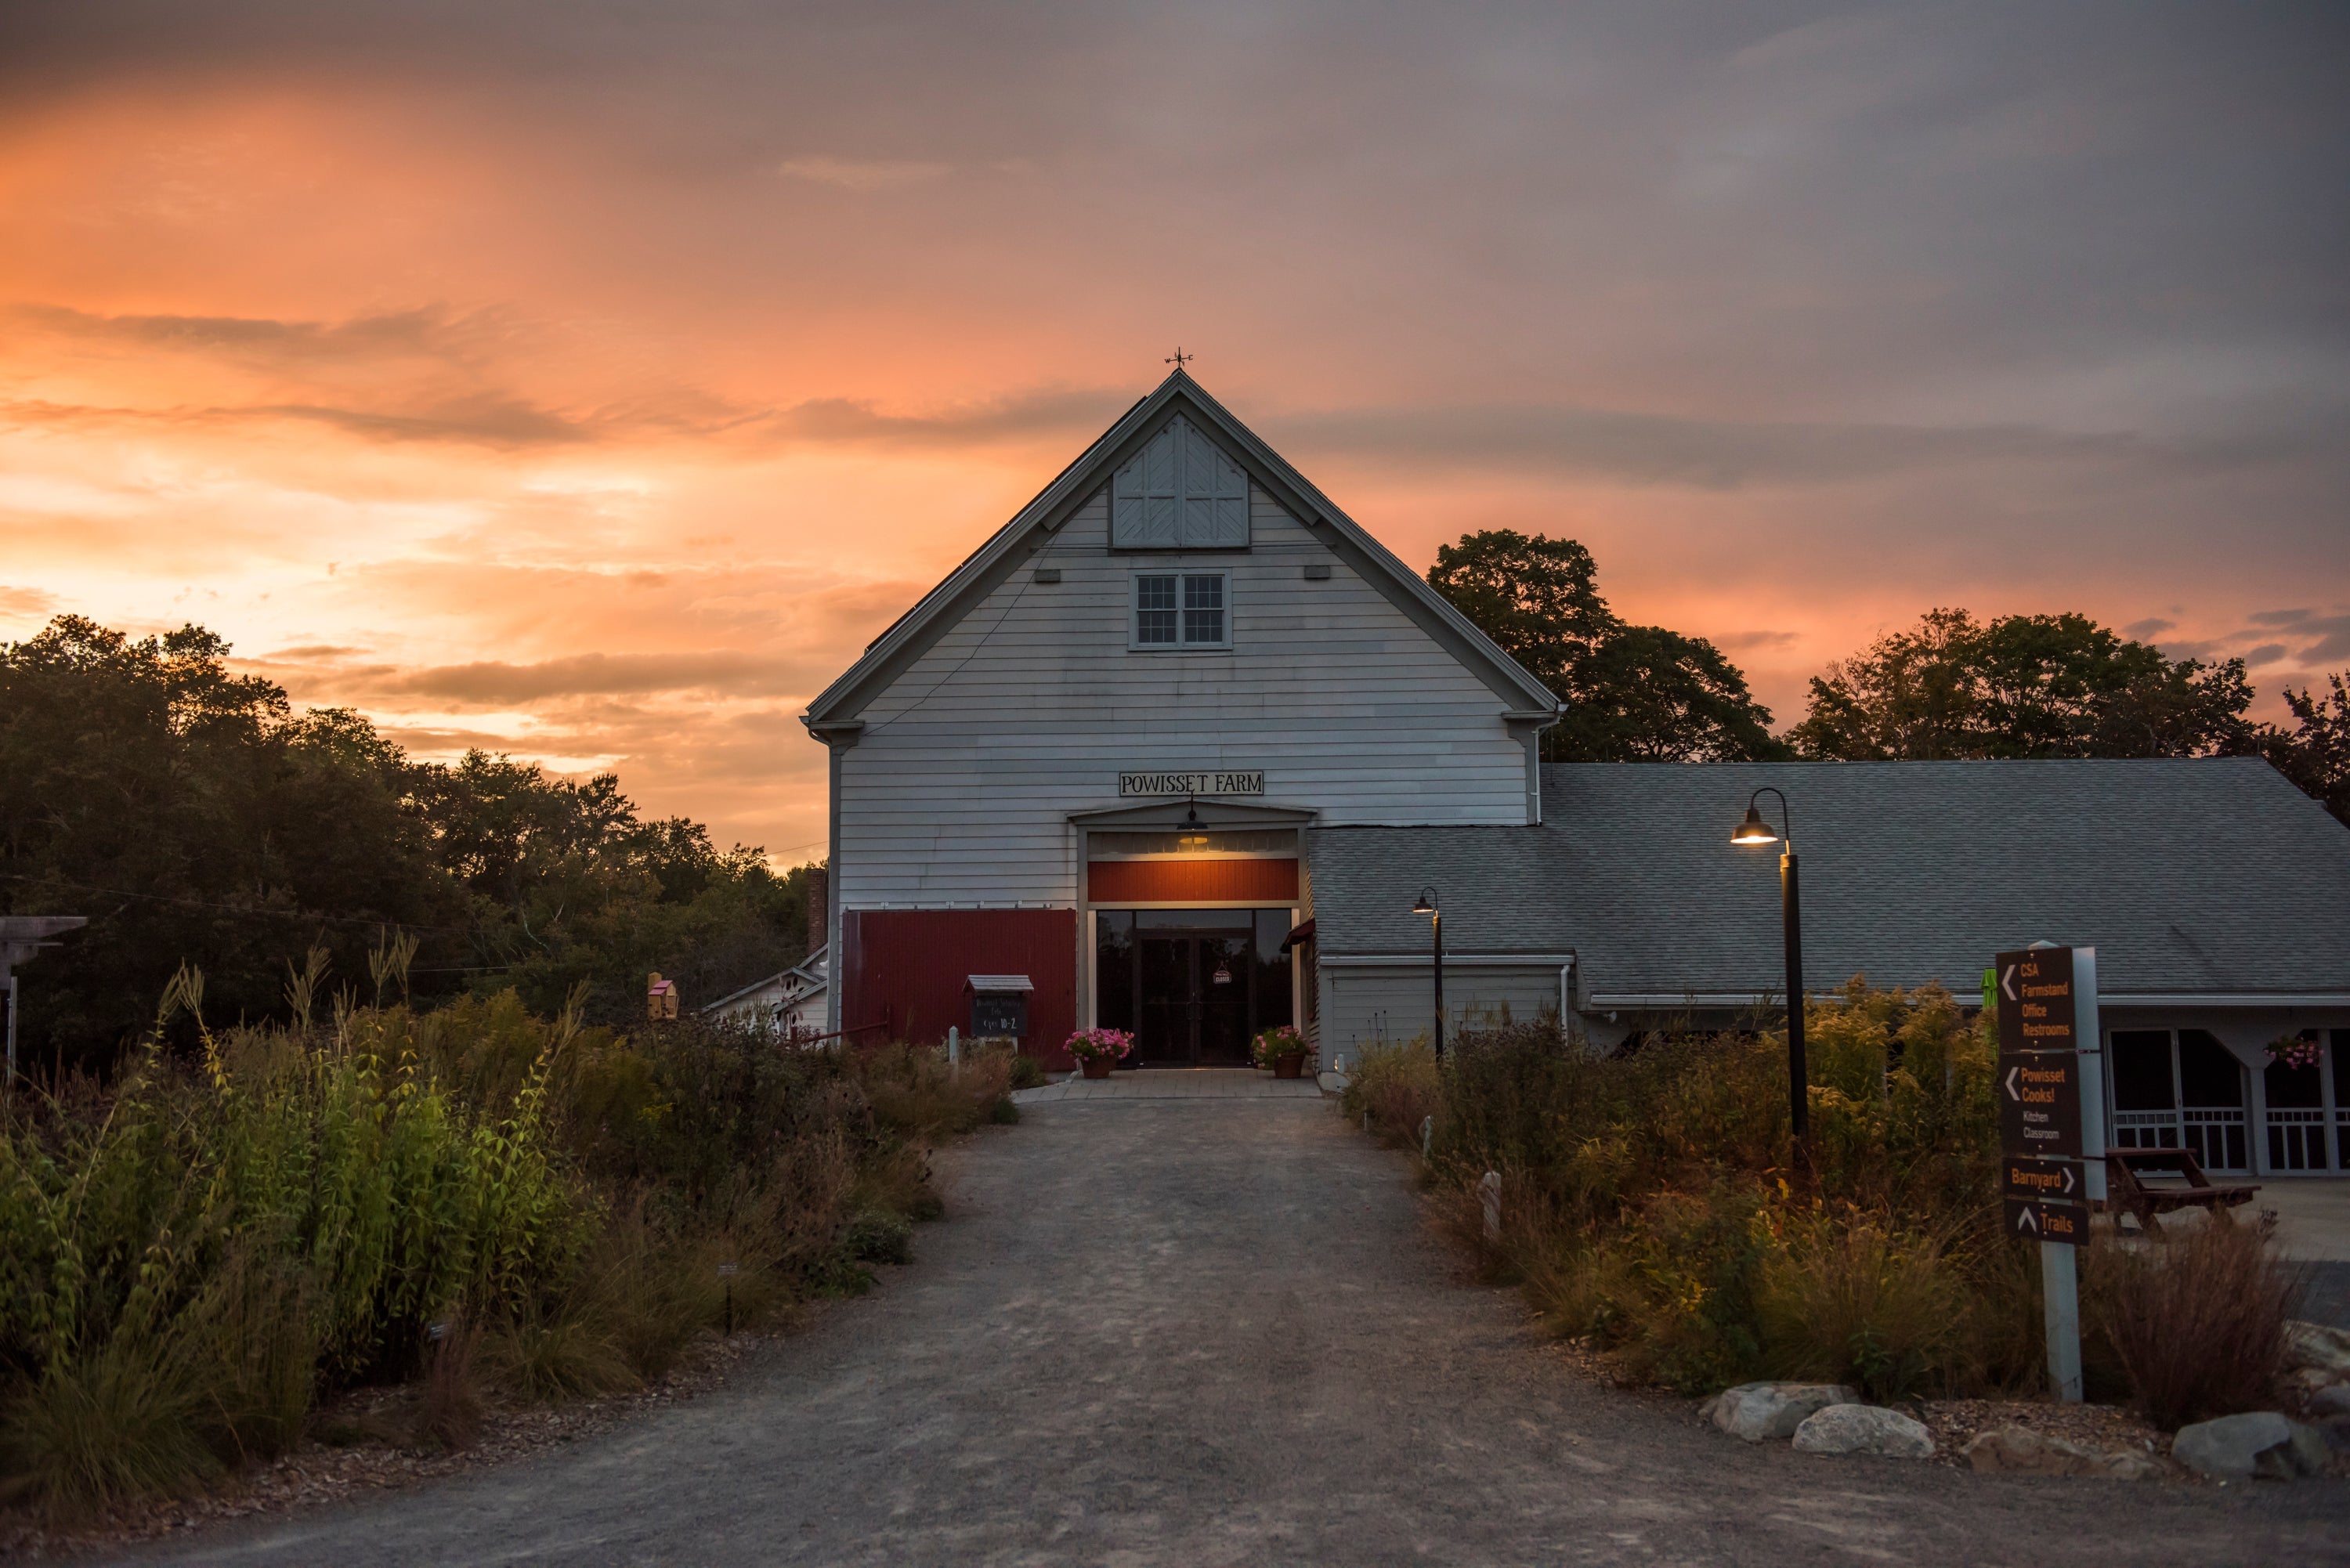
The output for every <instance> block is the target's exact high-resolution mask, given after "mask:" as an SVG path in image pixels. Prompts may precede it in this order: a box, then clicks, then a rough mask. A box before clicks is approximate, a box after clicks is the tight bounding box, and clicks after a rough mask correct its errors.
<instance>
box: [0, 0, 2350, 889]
mask: <svg viewBox="0 0 2350 1568" xmlns="http://www.w3.org/2000/svg"><path fill="white" fill-rule="evenodd" d="M2345 83H2350V11H2345V9H2344V8H2343V7H2341V6H2340V5H2308V6H2294V5H2208V4H2205V5H2178V6H2170V5H2152V4H2136V3H2133V4H2126V5H2095V4H2066V5H2055V6H2051V5H2044V4H2035V5H1966V6H1950V5H1939V6H1921V7H1916V8H1909V7H1873V6H1854V5H1769V4H1740V5H1727V4H1724V5H1711V6H1703V7H1688V6H1679V5H1669V4H1658V3H1655V0H1638V3H1633V4H1625V5H1574V6H1560V5H1527V6H1523V7H1486V6H1473V5H1425V6H1419V7H1409V8H1408V7H1398V6H1379V7H1371V6H1364V5H1271V4H1259V5H1201V4H1187V5H1152V6H1121V5H1104V4H1093V5H988V6H972V7H954V6H941V5H931V6H919V7H916V6H906V7H899V6H891V5H878V4H871V3H858V4H853V5H798V4H776V5H750V4H743V3H739V0H735V3H713V0H660V3H658V4H655V3H650V0H632V3H613V0H563V3H560V4H556V3H554V0H506V3H486V0H467V3H458V0H400V3H399V4H380V5H379V4H357V3H334V0H278V3H274V4H244V3H238V0H207V3H205V4H203V5H188V4H185V3H184V0H150V3H148V4H143V5H142V4H116V3H110V0H73V3H70V4H66V3H52V0H12V3H11V4H9V5H6V6H5V7H0V536H5V556H0V638H20V637H24V636H28V635H30V634H31V633H32V632H34V631H36V629H38V628H39V627H40V626H41V624H42V623H43V622H44V621H45V620H46V619H47V618H48V617H49V616H51V615H53V614H57V613H61V612H74V613H78V614H81V615H86V616H89V617H91V618H95V619H97V620H99V621H101V622H104V623H106V624H109V625H113V626H119V627H125V628H132V629H135V630H140V631H147V630H154V629H161V628H168V627H172V626H176V625H178V624H180V623H181V622H182V621H184V620H195V621H198V622H201V623H203V625H206V626H208V627H211V628H213V629H214V630H215V631H218V632H219V633H221V634H222V635H224V637H226V638H228V639H230V640H231V641H232V642H233V643H234V645H235V649H236V652H237V655H238V657H239V659H241V660H243V661H244V662H245V663H246V664H247V666H248V667H249V668H251V669H254V670H260V671H264V672H265V673H267V674H268V675H270V676H271V677H273V678H274V679H276V680H279V681H281V682H283V683H284V684H285V685H286V687H287V689H288V690H289V691H291V692H292V693H293V694H294V696H295V698H296V701H301V702H310V703H321V704H324V703H336V704H348V705H352V706H356V707H358V708H360V709H362V710H363V711H366V712H368V713H369V714H370V715H372V716H373V717H374V718H375V719H376V720H377V722H379V723H380V724H381V725H382V726H383V727H384V728H385V729H386V730H387V731H389V732H390V733H392V734H393V735H394V736H395V737H396V738H398V739H399V740H400V742H402V743H403V744H404V745H406V746H408V747H409V748H410V749H411V750H412V751H415V752H417V753H422V754H427V755H433V756H442V757H449V756H454V755H455V754H457V753H460V752H462V751H463V748H465V747H466V746H469V745H482V746H486V747H491V748H494V749H497V750H504V751H510V752H513V753H515V754H517V755H522V756H527V757H531V758H535V759H538V760H541V761H543V762H545V763H547V764H548V765H549V766H551V767H555V768H557V769H561V770H565V771H585V770H589V769H595V770H605V769H610V770H613V771H617V772H618V773H619V775H620V778H621V782H622V785H623V787H624V788H625V789H627V790H628V791H629V793H630V794H633V795H634V796H635V797H636V798H637V799H638V800H639V802H640V803H641V804H643V805H646V806H648V807H650V808H651V809H653V810H655V811H658V812H662V813H668V812H681V813H686V814H689V815H694V816H697V817H701V818H702V819H703V820H706V821H707V822H709V823H710V824H711V825H712V830H713V834H714V836H716V837H717V838H718V839H719V841H720V842H721V843H722V844H725V843H730V842H734V841H738V840H739V841H742V842H745V843H754V844H760V845H764V846H765V847H766V848H767V849H768V850H770V851H771V852H773V853H775V855H776V856H777V857H779V858H780V859H783V860H785V861H795V860H799V859H805V858H807V857H810V856H811V855H813V854H816V853H817V852H819V849H820V846H819V845H818V844H817V840H818V839H819V838H820V836H821V834H822V823H823V815H824V802H823V794H822V792H823V778H824V773H823V760H824V758H823V752H822V749H821V748H820V747H819V746H817V745H816V744H815V743H814V742H811V741H809V740H808V739H807V738H806V735H805V734H804V732H802V731H801V729H800V727H799V725H798V723H797V722H795V715H796V714H797V713H798V712H799V711H800V710H801V708H802V707H803V706H804V704H805V702H806V699H807V698H808V697H809V696H810V695H812V694H813V693H814V692H815V691H816V690H818V689H819V688H821V687H822V686H823V685H825V684H826V683H827V681H828V680H830V679H831V678H832V677H833V676H834V675H835V674H837V672H838V671H839V670H841V669H842V668H844V667H845V666H846V665H847V663H848V662H849V661H850V660H851V659H853V658H854V657H855V655H856V653H857V651H858V649H860V648H861V647H862V646H863V644H864V643H865V641H866V640H867V639H869V638H870V637H871V636H872V635H873V634H874V633H876V632H877V631H879V629H880V628H882V627H883V626H884V625H886V624H887V623H888V622H889V620H891V619H892V618H895V617H896V616H897V615H898V613H899V611H900V610H902V609H903V608H904V607H906V605H907V604H908V603H909V602H910V601H911V600H912V598H913V597H915V596H917V595H918V594H919V593H920V591H921V590H922V589H923V588H925V587H928V586H929V585H930V583H931V582H932V581H933V580H934V579H935V578H937V577H938V576H940V575H941V574H942V573H943V572H944V571H945V570H946V569H947V568H948V567H950V566H952V565H953V563H954V562H955V561H957V560H958V559H960V558H961V557H962V556H963V555H964V554H966V553H967V552H968V551H969V550H970V549H971V548H972V546H973V545H975V544H977V543H978V542H979V540H980V539H982V538H983V537H984V536H985V535H986V534H987V533H988V532H990V531H991V530H993V528H994V527H995V526H997V525H998V524H1001V523H1002V522H1003V520H1004V519H1005V518H1006V517H1007V516H1009V515H1010V514H1011V513H1012V512H1013V511H1014V510H1015V509H1016V508H1017V507H1018V506H1019V505H1020V504H1021V503H1023V502H1024V501H1025V500H1026V499H1027V498H1028V497H1029V496H1030V495H1031V494H1032V493H1034V492H1035V491H1036V490H1037V489H1038V488H1040V487H1041V486H1042V485H1043V484H1044V483H1045V482H1046V481H1048V480H1049V479H1050V478H1051V477H1052V476H1053V474H1054V473H1055V471H1056V470H1058V469H1059V468H1060V467H1061V465H1062V464H1063V463H1064V462H1066V461H1067V460H1068V459H1069V458H1070V457H1071V456H1073V455H1074V454H1075V453H1076V451H1077V450H1078V449H1079V448H1080V447H1082V446H1083V445H1084V444H1085V443H1086V442H1087V441H1089V440H1090V439H1091V438H1092V437H1093V436H1094V435H1095V434H1096V433H1097V431H1099V430H1100V429H1101V428H1102V427H1103V426H1104V425H1106V424H1107V422H1108V421H1110V420H1112V419H1113V418H1115V417H1116V416H1117V414H1118V412H1119V411H1120V410H1123V409H1124V408H1125V407H1126V406H1127V405H1128V403H1129V402H1131V401H1132V400H1134V399H1135V398H1136V397H1138V396H1139V395H1141V394H1142V393H1143V392H1145V391H1147V390H1149V388H1150V387H1151V386H1152V385H1153V384H1155V383H1156V382H1157V381H1158V379H1159V378H1160V376H1161V375H1163V374H1164V372H1165V369H1166V367H1165V366H1164V364H1163V363H1162V361H1163V359H1164V357H1165V356H1166V355H1168V354H1169V353H1170V352H1171V351H1172V350H1173V349H1174V348H1175V347H1176V345H1177V344H1178V343H1180V344H1181V345H1182V346H1183V347H1184V348H1186V349H1187V350H1189V351H1192V352H1196V353H1197V354H1198V356H1199V358H1198V361H1197V363H1196V365H1195V366H1194V367H1193V373H1194V374H1195V375H1196V376H1197V377H1198V378H1199V379H1200V380H1201V382H1202V384H1204V385H1205V386H1206V387H1207V388H1208V389H1209V390H1211V392H1213V393H1214V394H1215V395H1216V396H1217V397H1218V398H1220V399H1221V400H1223V401H1224V402H1225V404H1226V405H1227V406H1229V407H1230V408H1232V410H1234V411H1235V412H1236V413H1238V414H1239V415H1240V416H1241V417H1242V418H1243V419H1244V420H1246V421H1249V422H1250V423H1251V424H1252V425H1253V426H1254V427H1255V428H1256V430H1257V431H1259V433H1260V434H1262V435H1263V436H1264V437H1265V439H1266V440H1268V441H1271V442H1272V443H1273V444H1274V446H1275V447H1276V448H1278V449H1279V450H1281V451H1282V452H1284V454H1285V455H1286V456H1288V457H1289V458H1290V459H1291V460H1292V461H1293V462H1295V463H1297V464H1298V465H1299V466H1300V467H1301V468H1303V469H1304V470H1305V472H1307V473H1308V474H1309V475H1311V476H1312V477H1313V478H1315V480H1316V481H1317V482H1318V483H1320V485H1321V486H1322V488H1323V489H1324V490H1326V492H1327V493H1329V494H1330V495H1331V496H1332V497H1333V499H1335V500H1336V502H1337V503H1338V504H1340V505H1342V506H1344V507H1346V508H1347V511H1348V512H1349V513H1350V514H1353V515H1354V516H1355V517H1356V518H1357V519H1358V520H1359V521H1361V522H1362V523H1363V524H1365V525H1367V527H1368V528H1370V529H1371V530H1372V531H1373V532H1374V533H1376V534H1377V535H1378V536H1379V537H1380V538H1381V539H1383V540H1384V541H1385V542H1386V543H1387V544H1388V545H1389V546H1390V547H1391V548H1393V549H1394V550H1395V551H1396V552H1397V553H1398V554H1399V555H1400V556H1402V557H1403V558H1404V559H1405V560H1406V561H1407V562H1409V563H1410V564H1411V565H1412V566H1415V567H1425V566H1427V564H1428V563H1429V562H1430V559H1431V558H1432V557H1433V555H1434V552H1435V549H1436V546H1437V545H1438V544H1440V542H1443V541H1446V540H1449V539H1451V538H1453V537H1455V536H1457V535H1460V534H1461V533H1462V532H1463V531H1465V530H1469V529H1473V528H1480V527H1489V526H1510V527H1516V528H1522V529H1527V530H1538V531H1543V532H1547V533H1551V534H1565V535H1572V536H1574V537H1575V538H1579V539H1581V540H1583V541H1584V542H1585V543H1586V544H1587V545H1590V546H1591V548H1592V550H1593V551H1594V552H1595V553H1596V556H1597V557H1598V560H1599V564H1600V573H1601V586H1602V588H1603V591H1604V592H1606V593H1607V596H1608V597H1609V598H1610V599H1611V601H1612V602H1613V603H1614V604H1615V606H1616V607H1617V609H1618V610H1619V611H1620V612H1621V613H1623V614H1625V615H1626V616H1627V617H1629V618H1635V619H1638V620H1644V621H1653V622H1657V623H1660V624H1663V625H1667V626H1670V627H1674V628H1678V629H1680V630H1683V631H1688V632H1692V633H1697V634H1700V635H1703V636H1705V637H1708V638H1711V639H1713V640H1714V641H1715V642H1717V643H1719V644H1720V645H1721V647H1723V648H1724V649H1726V650H1728V651H1729V652H1730V654H1731V657H1732V658H1733V659H1736V660H1737V661H1738V662H1739V663H1740V664H1741V665H1742V667H1743V668H1744V669H1745V670H1747V672H1748V674H1749V676H1750V677H1751V679H1752V681H1753V683H1754V685H1755V687H1756V689H1757V691H1759V693H1760V694H1761V695H1762V696H1763V699H1764V700H1765V701H1768V702H1769V703H1770V704H1771V705H1772V706H1773V709H1774V710H1776V711H1777V714H1778V718H1779V720H1780V722H1782V723H1783V724H1784V723H1787V722H1793V721H1794V720H1795V719H1798V718H1800V717H1801V716H1802V701H1801V699H1802V692H1803V691H1804V680H1805V678H1806V677H1807V676H1809V675H1811V674H1812V673H1814V672H1815V671H1816V670H1818V669H1819V668H1820V667H1821V666H1822V665H1823V664H1824V663H1825V661H1826V660H1827V659H1831V658H1834V657H1836V656H1838V655H1841V654H1843V653H1846V652H1847V651H1850V650H1851V649H1854V648H1856V647H1857V646H1858V645H1859V644H1861V643H1863V642H1865V641H1866V639H1868V638H1870V637H1871V636H1873V635H1874V634H1875V633H1876V632H1877V631H1878V630H1880V629H1885V628H1892V627H1895V626H1898V625H1902V624H1906V623H1908V622H1909V621H1912V620H1914V619H1915V618H1916V617H1917V616H1918V614H1919V612H1921V611H1923V610H1925V609H1927V608H1929V607H1933V606H1937V605H1960V606H1965V607H1969V608H1971V609H1973V610H1975V611H1976V612H1977V613H1979V614H1983V615H1991V614H1999V613H2007V612H2013V611H2043V610H2060V609H2081V610H2085V611H2087V612H2089V613H2091V614H2093V615H2095V616H2096V617H2098V618H2101V619H2103V620H2105V621H2106V622H2108V623H2109V624H2112V625H2115V626H2117V627H2123V628H2129V629H2131V630H2132V631H2133V633H2134V634H2136V635H2139V636H2144V637H2147V638H2150V639H2154V640H2157V641H2158V642H2160V643H2161V644H2162V645H2163V646H2164V647H2166V648H2167V649H2169V650H2171V651H2172V652H2173V654H2174V655H2178V656H2185V655H2190V654H2191V655H2195V656H2198V657H2210V656H2214V655H2227V654H2241V655H2244V656H2246V657H2247V658H2249V659H2251V663H2252V666H2253V679H2254V681H2255V683H2256V685H2257V686H2258V687H2259V688H2260V690H2261V692H2262V712H2263V713H2273V712H2274V711H2276V704H2275V692H2276V691H2277V689H2278V687H2279V685H2280V684H2281V683H2282V682H2287V681H2290V682H2293V683H2294V684H2299V683H2302V682H2303V681H2306V680H2311V679H2313V678H2318V677H2320V676H2321V674H2322V672H2323V671H2324V670H2340V669H2344V668H2345V667H2350V551H2345V544H2350V90H2345Z"/></svg>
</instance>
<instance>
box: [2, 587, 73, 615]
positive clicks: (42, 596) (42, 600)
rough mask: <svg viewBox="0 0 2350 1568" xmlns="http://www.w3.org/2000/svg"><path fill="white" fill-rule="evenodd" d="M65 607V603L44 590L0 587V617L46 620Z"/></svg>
mask: <svg viewBox="0 0 2350 1568" xmlns="http://www.w3.org/2000/svg"><path fill="white" fill-rule="evenodd" d="M64 607H65V601H64V600H63V599H61V598H59V597H57V595H55V594H53V593H50V592H49V591H48V590H47V589H46V588H18V587H7V586H5V585H0V615H6V616H16V617H19V618H24V619H27V620H32V619H42V620H46V619H47V618H49V617H50V616H53V615H55V614H57V611H59V610H60V609H63V608H64Z"/></svg>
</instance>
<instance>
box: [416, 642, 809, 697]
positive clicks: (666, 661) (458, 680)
mask: <svg viewBox="0 0 2350 1568" xmlns="http://www.w3.org/2000/svg"><path fill="white" fill-rule="evenodd" d="M815 676H816V670H812V669H810V668H809V667H808V666H807V665H806V663H805V662H804V661H801V660H796V659H776V658H774V657H772V656H768V655H759V654H750V653H734V652H727V651H713V652H707V653H683V654H668V653H643V654H626V653H583V654H576V655H574V656H572V657H570V658H568V659H545V660H542V661H541V662H538V663H536V664H506V663H501V662H494V661H484V662H480V663H473V664H445V665H440V666H437V667H435V668H432V669H429V670H413V671H409V672H405V673H402V674H400V675H398V676H396V677H394V678H392V679H391V680H387V681H385V682H384V683H383V688H382V689H383V690H385V691H392V692H399V693H401V694H404V695H409V696H418V697H438V698H442V699H446V700H449V701H460V702H475V703H483V702H494V703H529V702H541V701H546V700H548V699H550V698H556V697H575V696H609V695H620V694H641V693H646V692H659V691H710V692H715V693H720V694H723V695H725V696H730V697H780V696H795V695H805V694H806V693H807V692H808V691H811V690H813V687H812V685H811V680H812V679H813V678H814V677H815Z"/></svg>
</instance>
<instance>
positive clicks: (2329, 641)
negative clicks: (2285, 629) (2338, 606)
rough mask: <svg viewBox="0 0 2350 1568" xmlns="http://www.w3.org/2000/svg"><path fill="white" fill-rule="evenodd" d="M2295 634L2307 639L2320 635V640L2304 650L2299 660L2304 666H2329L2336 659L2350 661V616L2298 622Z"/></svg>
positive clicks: (2294, 627) (2294, 628) (2295, 625)
mask: <svg viewBox="0 0 2350 1568" xmlns="http://www.w3.org/2000/svg"><path fill="white" fill-rule="evenodd" d="M2293 630H2294V632H2295V633H2297V634H2299V635H2301V636H2303V637H2306V636H2309V635H2310V634H2311V633H2313V632H2314V633H2316V634H2318V640H2317V641H2315V642H2313V643H2311V644H2310V645H2309V646H2308V647H2306V648H2303V649H2302V650H2301V651H2300V654H2299V658H2300V659H2301V660H2302V662H2303V663H2304V664H2328V663H2332V662H2333V661H2334V660H2335V659H2350V615H2336V616H2326V617H2324V618H2311V619H2309V620H2306V621H2300V622H2296V623H2295V624H2294V626H2293Z"/></svg>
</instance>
